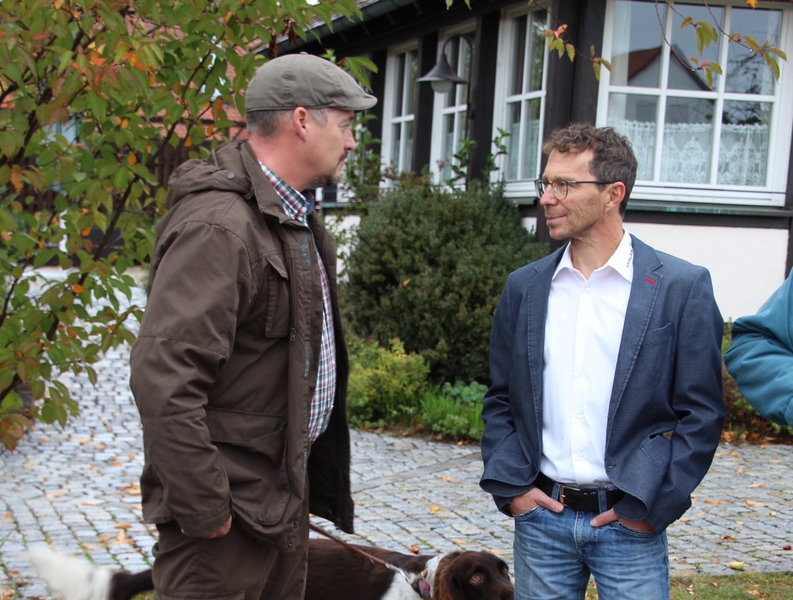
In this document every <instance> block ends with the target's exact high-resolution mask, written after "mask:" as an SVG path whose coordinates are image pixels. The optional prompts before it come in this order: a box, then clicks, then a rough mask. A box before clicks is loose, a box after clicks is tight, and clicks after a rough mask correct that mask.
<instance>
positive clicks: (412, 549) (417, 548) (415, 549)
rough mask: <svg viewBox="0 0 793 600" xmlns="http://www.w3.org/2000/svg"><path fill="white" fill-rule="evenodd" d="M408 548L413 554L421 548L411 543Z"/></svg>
mask: <svg viewBox="0 0 793 600" xmlns="http://www.w3.org/2000/svg"><path fill="white" fill-rule="evenodd" d="M409 550H410V551H411V552H412V553H413V554H418V553H419V552H420V551H421V548H420V547H419V546H417V545H416V544H413V545H412V546H411V547H410V548H409Z"/></svg>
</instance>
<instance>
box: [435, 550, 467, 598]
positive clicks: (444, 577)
mask: <svg viewBox="0 0 793 600" xmlns="http://www.w3.org/2000/svg"><path fill="white" fill-rule="evenodd" d="M460 554H461V553H460V552H450V553H449V554H447V555H445V556H444V557H443V558H441V560H440V562H439V563H438V568H437V569H435V575H434V576H433V578H432V600H462V598H460V594H459V589H455V588H458V586H456V585H455V583H454V581H453V580H454V561H455V559H457V558H458V557H459V556H460Z"/></svg>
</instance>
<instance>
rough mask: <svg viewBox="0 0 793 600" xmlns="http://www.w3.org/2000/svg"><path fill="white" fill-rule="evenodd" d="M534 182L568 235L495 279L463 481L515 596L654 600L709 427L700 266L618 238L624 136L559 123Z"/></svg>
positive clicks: (714, 429) (628, 166) (706, 281)
mask: <svg viewBox="0 0 793 600" xmlns="http://www.w3.org/2000/svg"><path fill="white" fill-rule="evenodd" d="M543 151H544V152H545V153H547V154H548V162H547V165H546V168H545V171H544V173H543V177H542V179H541V180H538V181H537V182H536V186H537V193H538V196H539V198H540V204H542V206H543V208H544V210H545V215H546V219H547V222H548V227H549V229H550V233H551V236H552V237H553V238H554V239H568V240H570V242H569V244H566V245H565V246H564V247H562V248H560V249H559V250H558V251H556V252H554V253H553V254H551V255H549V256H547V257H545V258H543V259H541V260H539V261H537V262H534V263H532V264H530V265H527V266H525V267H523V268H521V269H519V270H517V271H515V272H514V273H512V274H511V275H510V276H509V279H508V281H507V285H506V287H505V289H504V292H503V294H502V296H501V299H500V301H499V304H498V308H497V311H496V315H495V318H494V323H493V331H492V337H491V346H490V369H491V378H492V386H491V387H490V389H489V390H488V392H487V394H486V395H485V398H484V406H483V410H482V418H483V420H484V421H485V432H484V436H483V438H482V457H483V459H484V473H483V475H482V480H481V482H480V485H481V486H482V488H483V489H484V490H485V491H487V492H489V493H490V494H492V495H493V498H494V499H495V502H496V505H497V506H498V508H499V510H501V511H502V512H504V513H506V514H508V515H511V516H512V517H513V518H514V520H515V541H514V543H515V552H514V557H515V584H516V590H515V592H516V593H515V595H516V598H519V599H532V600H535V599H536V600H540V599H542V600H553V599H558V600H569V599H571V598H580V599H582V600H583V598H584V594H585V589H586V585H587V582H588V580H589V576H590V574H591V575H593V576H594V578H595V582H596V584H597V587H598V593H599V597H600V599H601V600H636V599H639V598H640V599H641V600H666V599H668V598H669V563H668V553H667V544H666V533H665V530H666V528H667V527H668V526H669V524H671V523H672V522H673V521H675V520H676V519H678V518H679V517H680V516H681V515H682V514H683V513H684V512H685V511H686V510H687V509H688V507H689V506H691V499H690V494H691V492H692V491H693V490H694V488H696V486H697V485H698V484H699V482H700V481H701V480H702V478H703V477H704V476H705V473H706V472H707V470H708V468H709V466H710V463H711V461H712V459H713V454H714V452H715V450H716V447H717V444H718V442H719V437H720V434H721V429H722V425H723V422H724V416H725V410H724V403H723V399H722V391H721V339H722V334H723V327H724V323H723V321H722V317H721V315H720V314H719V310H718V307H717V306H716V302H715V300H714V298H713V290H712V285H711V281H710V276H709V274H708V271H707V270H706V269H704V268H702V267H697V266H694V265H691V264H689V263H687V262H685V261H683V260H680V259H678V258H675V257H673V256H670V255H668V254H664V253H662V252H657V251H656V250H653V249H652V248H650V247H649V246H647V245H646V244H644V243H642V242H641V241H639V240H638V239H636V238H635V237H632V236H630V235H628V234H627V233H625V232H624V230H623V228H622V219H623V215H624V212H625V206H626V204H627V201H628V198H629V196H630V192H631V189H632V187H633V184H634V181H635V178H636V159H635V157H634V155H633V151H632V150H631V147H630V143H629V142H628V140H627V139H626V138H624V137H622V136H620V135H619V134H617V133H616V132H615V131H614V130H613V129H610V128H600V129H598V128H595V127H593V126H591V125H586V124H573V125H570V126H568V127H566V128H564V129H561V130H558V131H556V132H554V133H553V134H552V136H551V138H550V139H549V140H548V141H547V142H546V143H545V145H544V146H543Z"/></svg>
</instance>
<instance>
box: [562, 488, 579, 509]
mask: <svg viewBox="0 0 793 600" xmlns="http://www.w3.org/2000/svg"><path fill="white" fill-rule="evenodd" d="M565 490H570V491H573V492H580V491H581V490H579V489H578V488H574V487H572V486H569V485H565V484H563V483H560V484H559V502H561V503H562V504H564V500H565V496H564V492H565ZM565 506H567V505H566V504H565Z"/></svg>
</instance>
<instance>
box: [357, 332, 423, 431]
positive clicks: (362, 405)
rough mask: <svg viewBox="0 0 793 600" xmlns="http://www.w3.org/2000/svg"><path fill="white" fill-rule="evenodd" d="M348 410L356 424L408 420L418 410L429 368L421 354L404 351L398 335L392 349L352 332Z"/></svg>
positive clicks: (392, 343) (391, 422) (364, 424)
mask: <svg viewBox="0 0 793 600" xmlns="http://www.w3.org/2000/svg"><path fill="white" fill-rule="evenodd" d="M348 345H349V349H350V380H349V386H348V391H347V414H348V418H349V422H350V424H351V425H352V426H354V427H359V426H364V427H369V426H378V427H382V426H384V425H393V424H401V423H407V422H409V421H410V420H411V419H412V418H413V417H414V416H416V415H417V414H418V411H419V408H420V406H421V398H422V395H423V393H424V392H425V390H426V389H427V374H428V372H429V369H428V367H427V364H426V362H425V361H424V359H423V358H422V357H421V356H420V355H418V354H409V353H407V352H405V349H404V347H403V346H402V342H400V341H399V340H398V339H393V340H391V341H390V349H387V348H383V347H381V346H379V345H378V344H377V343H375V342H364V341H362V340H360V339H357V338H355V337H352V336H350V338H349V339H348Z"/></svg>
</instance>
